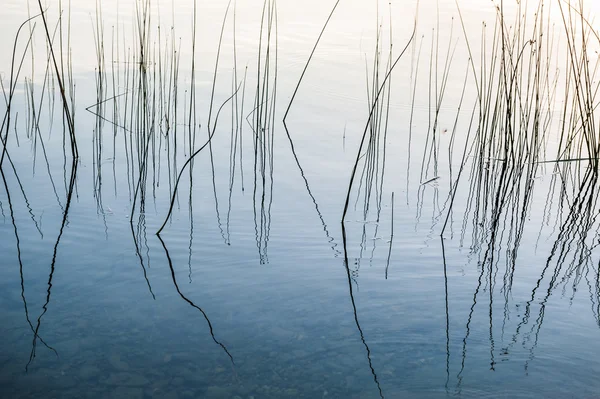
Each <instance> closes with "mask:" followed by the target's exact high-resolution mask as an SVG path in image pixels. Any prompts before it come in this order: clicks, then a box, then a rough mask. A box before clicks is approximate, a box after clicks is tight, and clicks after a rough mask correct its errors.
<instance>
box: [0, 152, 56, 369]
mask: <svg viewBox="0 0 600 399" xmlns="http://www.w3.org/2000/svg"><path fill="white" fill-rule="evenodd" d="M0 166H1V164H0ZM0 175H1V176H2V182H3V183H4V188H5V190H6V196H7V201H8V206H9V210H10V217H11V221H12V225H13V230H14V233H15V239H16V244H17V259H18V262H19V276H20V280H21V300H22V301H23V307H24V309H25V319H26V320H27V324H29V328H30V329H31V331H32V332H33V335H34V342H35V337H37V338H39V340H40V342H42V344H43V345H44V346H45V347H46V348H48V349H50V350H52V351H53V352H54V353H55V354H56V356H58V352H56V350H55V349H54V348H52V347H51V346H49V345H48V344H47V343H46V341H44V339H43V338H42V337H41V336H40V335H39V334H38V331H37V329H35V328H34V327H33V323H32V322H31V318H30V317H29V307H28V306H27V299H26V297H25V277H24V272H23V259H22V257H21V240H20V238H19V231H18V228H17V222H16V220H15V214H14V209H13V205H12V201H11V196H10V191H9V189H8V184H7V181H6V176H5V174H4V169H2V167H0ZM28 365H29V363H28ZM26 369H27V368H26Z"/></svg>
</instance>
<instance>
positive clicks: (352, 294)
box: [342, 220, 384, 399]
mask: <svg viewBox="0 0 600 399" xmlns="http://www.w3.org/2000/svg"><path fill="white" fill-rule="evenodd" d="M342 241H343V246H344V267H345V268H346V276H347V277H348V293H349V295H350V302H351V303H352V312H353V313H354V322H355V323H356V328H357V329H358V332H359V333H360V340H361V341H362V343H363V345H364V346H365V349H366V351H367V360H368V361H369V368H370V369H371V374H372V375H373V381H375V385H377V389H378V390H379V396H380V397H381V398H382V399H383V398H384V396H383V391H382V389H381V385H380V384H379V379H378V378H377V373H376V372H375V368H374V367H373V361H372V359H371V349H370V348H369V345H368V344H367V341H366V340H365V334H364V333H363V329H362V328H361V326H360V322H359V321H358V311H357V310H356V302H355V300H354V290H353V288H352V275H351V273H350V267H349V265H348V250H347V245H346V244H347V243H346V226H345V223H344V221H343V220H342Z"/></svg>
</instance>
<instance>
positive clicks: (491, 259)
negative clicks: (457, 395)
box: [442, 1, 600, 390]
mask: <svg viewBox="0 0 600 399" xmlns="http://www.w3.org/2000/svg"><path fill="white" fill-rule="evenodd" d="M504 7H505V5H504V1H501V2H500V3H499V5H498V6H497V9H496V11H497V13H496V21H495V24H494V25H493V27H492V28H491V32H490V31H489V30H488V27H487V26H486V25H484V27H483V31H482V36H481V48H480V50H479V53H480V54H481V58H480V59H479V62H476V60H475V58H474V53H475V51H474V48H473V47H471V46H472V44H473V41H469V40H468V35H467V32H464V33H465V36H466V37H467V40H468V41H467V45H468V51H469V53H470V56H471V58H470V68H471V79H472V80H473V81H474V84H475V86H476V90H477V93H476V97H477V104H476V107H475V117H474V119H472V121H471V125H470V126H471V127H470V130H469V133H468V136H467V137H469V139H468V140H466V144H465V147H464V150H463V154H462V161H461V164H460V170H459V172H458V174H457V176H456V179H455V180H454V181H453V182H452V186H451V191H450V195H449V200H448V203H449V207H448V208H447V209H446V212H447V217H446V222H445V224H444V226H443V228H442V240H443V239H444V238H443V236H444V232H445V231H446V228H447V227H449V228H450V231H452V223H449V220H450V217H451V214H452V209H453V206H454V205H455V204H454V202H455V198H456V195H457V191H458V190H459V187H462V185H461V181H462V180H463V179H461V175H462V174H463V173H468V194H467V196H466V208H465V211H464V217H463V219H462V220H463V221H462V228H461V238H460V239H461V242H463V241H464V240H466V237H465V235H466V232H467V231H471V232H472V237H471V244H470V249H471V252H472V254H474V255H475V257H476V258H477V260H478V262H477V263H478V269H479V276H478V282H477V287H476V289H475V291H474V295H473V303H472V306H471V308H470V311H469V315H468V319H467V324H466V335H465V337H464V339H463V351H462V362H461V364H462V367H461V370H460V371H459V373H458V376H457V378H458V383H457V388H458V389H459V390H460V387H461V382H462V372H463V370H464V364H465V358H466V354H467V342H468V339H469V335H470V331H471V328H470V325H471V321H472V319H473V315H474V312H475V308H476V304H477V303H478V301H479V302H482V301H485V300H486V299H487V305H488V309H487V314H488V316H489V323H490V367H491V369H494V368H495V366H496V363H497V361H496V357H497V356H498V355H499V354H507V353H508V352H509V351H510V350H511V347H512V345H514V344H516V343H517V342H520V343H522V345H523V346H524V347H527V348H528V349H529V351H530V360H531V359H533V357H534V350H535V347H536V346H537V342H538V339H539V335H540V330H541V326H542V324H543V320H544V316H545V314H546V304H547V302H548V300H549V298H550V297H551V295H552V294H553V293H555V291H556V290H557V289H559V288H560V287H562V293H563V295H564V294H565V293H566V290H567V287H570V288H571V294H572V295H571V299H573V297H574V296H575V293H576V291H577V286H578V285H579V283H580V282H581V281H582V280H584V279H585V280H586V281H587V285H588V288H589V291H590V297H591V298H592V302H593V304H592V305H593V307H594V314H595V315H597V314H598V310H599V308H598V303H600V301H599V300H598V299H599V296H598V292H599V290H598V289H597V287H598V286H600V283H599V282H598V280H599V279H598V276H599V270H600V267H599V266H598V264H597V260H594V256H593V250H594V249H595V248H596V247H597V245H598V244H597V237H598V233H599V226H598V223H597V215H598V211H599V207H598V202H597V195H596V192H597V189H598V156H599V150H600V148H599V147H598V144H599V143H598V138H597V131H598V130H597V129H598V122H599V121H600V119H599V115H598V111H597V106H598V99H597V97H596V95H597V93H598V89H599V88H600V86H599V84H598V81H597V78H598V76H597V74H598V67H599V66H600V64H599V60H598V58H597V57H596V56H593V54H595V50H596V49H598V47H599V46H600V38H599V37H598V34H597V33H596V32H595V31H594V30H593V28H592V27H591V24H590V23H589V21H588V20H587V19H586V17H585V15H586V14H585V8H584V6H583V2H582V1H580V2H578V4H571V5H566V4H564V3H562V2H556V3H554V2H545V1H539V2H538V3H536V4H535V5H532V4H529V5H526V4H524V3H517V4H516V5H515V7H516V10H515V13H514V14H515V17H514V19H509V18H508V17H507V15H508V13H507V12H505V8H504ZM528 7H529V8H528ZM556 15H559V16H560V19H559V21H560V22H559V23H556V22H553V21H554V20H553V17H555V16H556ZM461 22H462V23H463V28H464V21H461ZM546 176H548V177H549V180H550V183H549V184H546V185H545V186H546V187H547V189H548V192H547V195H546V201H545V207H544V211H543V221H542V225H541V226H540V234H539V237H541V236H542V230H550V231H551V234H550V236H551V237H553V239H554V244H553V245H552V249H551V251H550V253H549V255H548V258H547V260H546V262H545V265H544V267H543V268H542V270H541V273H540V276H539V279H538V280H537V283H536V284H535V286H534V287H532V290H531V298H530V299H529V300H528V301H527V303H526V305H525V309H524V310H523V315H522V316H520V318H521V320H520V321H519V322H518V325H517V327H516V330H515V332H514V334H513V338H512V341H511V343H510V344H509V345H508V347H504V348H495V347H494V330H493V326H494V321H495V320H496V319H498V316H497V315H495V314H494V309H495V308H494V304H493V302H494V298H495V293H496V291H497V289H496V286H497V277H498V276H499V275H500V276H501V289H500V293H501V295H502V297H503V299H504V306H503V308H504V312H503V313H502V315H501V316H500V318H501V321H500V322H498V324H501V325H502V333H503V334H504V328H505V326H506V325H508V321H509V319H510V302H511V301H512V296H511V292H512V289H513V283H514V277H515V273H516V272H517V271H518V268H519V267H521V266H520V265H521V263H519V262H518V255H519V250H520V248H521V245H522V243H523V242H524V241H526V240H527V242H531V241H532V240H531V238H528V237H526V234H527V233H526V231H527V228H526V227H527V222H528V221H529V220H530V218H531V216H532V215H533V214H534V213H533V212H532V206H533V204H534V197H535V194H536V193H537V191H536V190H535V188H536V186H540V182H542V181H544V177H546ZM547 180H548V179H546V181H547ZM539 237H538V238H537V239H538V240H539V239H540V238H539ZM442 246H443V243H442ZM445 273H446V269H445ZM447 289H448V287H447V283H446V290H447ZM483 292H486V295H485V297H486V298H481V296H482V293H483ZM446 296H448V292H446ZM447 304H448V303H447ZM534 309H536V310H537V316H536V317H532V313H533V312H534ZM446 310H447V312H448V309H446ZM526 326H527V327H526ZM599 326H600V323H599ZM526 366H527V365H526Z"/></svg>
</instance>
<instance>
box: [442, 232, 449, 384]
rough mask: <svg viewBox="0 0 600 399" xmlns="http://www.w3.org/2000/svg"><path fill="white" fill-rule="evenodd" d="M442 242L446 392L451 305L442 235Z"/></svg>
mask: <svg viewBox="0 0 600 399" xmlns="http://www.w3.org/2000/svg"><path fill="white" fill-rule="evenodd" d="M440 242H441V244H442V261H443V263H444V300H445V304H446V384H445V387H446V393H448V385H449V384H450V306H449V302H448V266H447V263H446V248H445V246H444V237H443V236H442V235H440Z"/></svg>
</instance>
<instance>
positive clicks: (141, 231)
mask: <svg viewBox="0 0 600 399" xmlns="http://www.w3.org/2000/svg"><path fill="white" fill-rule="evenodd" d="M145 226H146V216H145V214H144V213H140V215H139V216H138V223H137V232H136V231H135V229H134V228H133V221H130V222H129V227H130V229H131V236H132V238H133V244H134V245H135V254H136V256H137V258H138V260H139V261H140V266H141V267H142V272H143V273H144V280H146V285H147V286H148V291H150V295H152V299H154V300H156V296H155V295H154V292H153V291H152V285H151V284H150V280H149V279H148V272H147V271H146V266H145V265H144V257H143V255H142V250H141V248H140V244H139V243H138V240H140V239H141V238H142V236H143V238H144V241H146V228H145ZM138 236H139V237H138ZM146 247H148V245H146ZM148 262H150V258H149V257H148Z"/></svg>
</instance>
